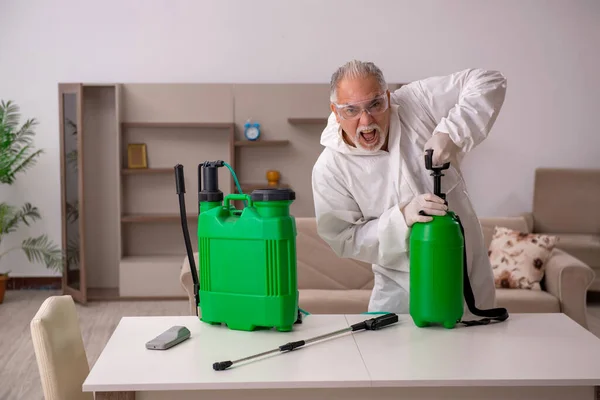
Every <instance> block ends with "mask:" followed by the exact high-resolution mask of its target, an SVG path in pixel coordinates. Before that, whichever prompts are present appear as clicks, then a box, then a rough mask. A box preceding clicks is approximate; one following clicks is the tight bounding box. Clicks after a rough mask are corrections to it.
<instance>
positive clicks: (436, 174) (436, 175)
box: [425, 149, 450, 200]
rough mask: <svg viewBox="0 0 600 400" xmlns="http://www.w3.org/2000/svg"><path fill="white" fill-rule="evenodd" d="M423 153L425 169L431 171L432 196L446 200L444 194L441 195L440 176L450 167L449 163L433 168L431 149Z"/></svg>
mask: <svg viewBox="0 0 600 400" xmlns="http://www.w3.org/2000/svg"><path fill="white" fill-rule="evenodd" d="M425 153H426V154H425V168H427V169H428V170H430V171H433V172H432V173H431V176H433V194H435V195H436V196H438V197H440V198H442V199H444V200H446V194H445V193H442V176H444V174H443V173H442V171H443V170H445V169H448V168H449V167H450V163H449V162H447V163H445V164H444V165H442V166H440V167H434V166H433V149H427V150H425Z"/></svg>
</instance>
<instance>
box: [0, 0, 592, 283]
mask: <svg viewBox="0 0 600 400" xmlns="http://www.w3.org/2000/svg"><path fill="white" fill-rule="evenodd" d="M599 20H600V3H599V2H597V1H594V0H589V1H563V0H553V1H544V2H542V1H528V2H523V1H518V0H509V1H503V2H491V1H459V0H454V1H445V0H437V1H419V2H415V1H408V0H407V1H399V0H387V1H378V2H362V1H341V0H336V1H327V2H323V1H318V0H314V1H303V2H288V1H285V2H284V1H277V0H272V1H265V0H263V1H260V0H255V1H241V0H240V1H235V2H234V1H222V0H214V1H191V0H189V1H185V0H179V1H167V0H163V1H143V2H142V1H131V0H106V1H102V2H93V3H92V2H79V1H76V0H60V1H59V0H56V1H52V2H47V1H43V0H36V1H33V0H32V1H27V2H23V1H19V0H3V1H2V2H0V49H2V51H1V52H0V98H2V99H12V100H13V101H15V102H17V103H18V104H19V105H20V106H21V108H22V112H23V118H27V117H36V118H38V119H39V121H40V125H39V127H38V129H37V138H36V145H37V146H38V148H43V149H45V154H44V156H43V157H42V158H41V159H40V161H39V163H38V165H37V167H36V168H35V169H34V170H32V171H29V172H28V173H27V174H26V175H22V176H21V177H20V178H19V180H18V182H17V183H16V184H15V185H14V186H12V187H1V188H0V198H1V199H2V200H6V201H10V202H12V203H15V204H21V203H22V202H24V201H31V202H32V203H34V204H36V205H38V206H39V207H40V211H41V212H42V214H43V217H44V219H43V220H42V221H40V222H38V223H36V224H35V225H34V226H32V227H30V228H26V227H23V228H22V229H21V230H20V231H19V232H18V234H14V235H11V237H10V238H9V240H7V243H5V245H11V244H15V243H18V242H19V241H20V240H21V239H22V238H23V237H27V236H29V235H37V234H39V233H42V232H47V233H49V234H50V235H51V237H52V238H53V239H54V240H56V241H57V242H60V195H59V187H60V182H59V171H60V166H59V159H58V155H59V148H58V145H59V137H58V133H57V132H58V104H57V98H58V96H57V83H58V82H68V81H93V82H225V83H232V82H233V83H236V82H241V83H261V82H286V83H287V82H310V83H324V82H325V83H326V82H328V79H329V77H330V75H331V73H332V72H333V70H334V69H335V68H336V67H337V66H339V65H340V64H342V63H343V62H345V61H347V60H348V59H351V58H358V59H368V60H372V61H374V62H376V63H377V64H378V65H379V66H380V67H381V68H382V69H383V70H384V72H385V73H386V76H387V78H388V79H389V80H390V81H394V82H405V81H411V80H415V79H419V78H422V77H426V76H430V75H437V74H446V73H450V72H453V71H456V70H459V69H462V68H467V67H473V66H476V67H483V68H493V69H499V70H501V71H502V72H503V73H504V74H505V75H506V76H507V78H508V82H509V85H508V94H507V98H506V103H505V106H504V109H503V112H502V114H501V116H500V118H499V119H498V121H497V124H496V126H495V128H494V130H493V131H492V134H491V136H490V137H489V138H488V140H487V141H486V142H484V143H483V144H482V145H481V146H480V147H479V148H478V149H477V150H476V151H474V152H473V153H472V154H471V155H470V157H469V158H467V160H466V164H465V174H466V178H467V181H468V184H469V187H470V192H471V195H472V200H473V203H474V205H475V208H476V210H477V212H478V213H479V214H480V215H486V216H494V215H506V214H515V213H518V212H522V211H527V210H529V209H530V206H531V196H532V183H533V172H534V168H536V167H538V166H564V167H596V168H597V167H600V157H598V149H600V132H599V131H598V128H597V118H596V115H597V113H598V111H599V110H600V100H599V96H598V93H599V92H600V79H599V78H598V71H600V52H598V43H600V24H599V23H598V21H599ZM315 140H317V138H315ZM4 261H6V264H5V265H2V266H0V268H9V269H12V270H13V274H14V275H22V276H26V275H48V274H51V273H50V272H49V271H47V270H46V269H45V268H44V267H43V266H41V265H36V264H28V263H27V261H26V259H25V258H24V256H23V255H22V254H19V253H13V254H12V255H11V256H9V258H8V259H7V260H3V262H4Z"/></svg>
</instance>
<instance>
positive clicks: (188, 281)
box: [179, 253, 198, 315]
mask: <svg viewBox="0 0 600 400" xmlns="http://www.w3.org/2000/svg"><path fill="white" fill-rule="evenodd" d="M194 261H195V262H196V265H198V253H194ZM179 282H180V283H181V287H183V290H185V292H186V293H187V295H188V302H189V306H190V313H191V315H196V305H195V302H196V299H195V298H194V281H193V280H192V273H191V272H190V262H189V260H188V258H187V256H186V257H185V258H184V259H183V265H182V266H181V271H180V273H179Z"/></svg>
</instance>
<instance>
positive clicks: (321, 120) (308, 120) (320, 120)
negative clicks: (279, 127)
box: [288, 117, 327, 125]
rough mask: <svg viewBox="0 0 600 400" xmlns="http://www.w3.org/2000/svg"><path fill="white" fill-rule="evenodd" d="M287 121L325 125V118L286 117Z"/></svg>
mask: <svg viewBox="0 0 600 400" xmlns="http://www.w3.org/2000/svg"><path fill="white" fill-rule="evenodd" d="M288 122H289V123H290V124H292V125H308V124H310V125H313V124H316V125H327V118H325V117H323V118H288Z"/></svg>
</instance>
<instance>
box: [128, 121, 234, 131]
mask: <svg viewBox="0 0 600 400" xmlns="http://www.w3.org/2000/svg"><path fill="white" fill-rule="evenodd" d="M121 126H122V127H123V128H214V129H225V128H233V126H234V124H233V122H143V121H140V122H122V123H121Z"/></svg>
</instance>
